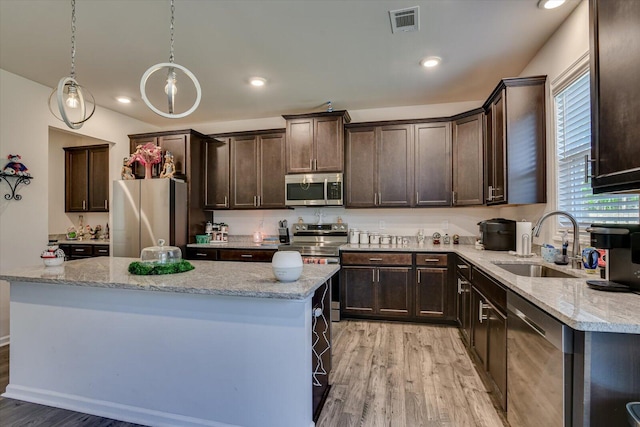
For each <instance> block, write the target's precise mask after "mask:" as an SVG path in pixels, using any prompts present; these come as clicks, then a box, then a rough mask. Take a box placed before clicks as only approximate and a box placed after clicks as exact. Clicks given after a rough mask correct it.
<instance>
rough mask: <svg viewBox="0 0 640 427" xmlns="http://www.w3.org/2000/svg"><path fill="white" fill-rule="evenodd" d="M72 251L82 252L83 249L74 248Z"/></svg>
mask: <svg viewBox="0 0 640 427" xmlns="http://www.w3.org/2000/svg"><path fill="white" fill-rule="evenodd" d="M74 252H84V249H79V248H76V249H75V250H74Z"/></svg>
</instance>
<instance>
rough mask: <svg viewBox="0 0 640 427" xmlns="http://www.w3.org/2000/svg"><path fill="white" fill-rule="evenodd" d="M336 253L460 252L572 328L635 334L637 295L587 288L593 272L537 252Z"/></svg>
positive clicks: (639, 317)
mask: <svg viewBox="0 0 640 427" xmlns="http://www.w3.org/2000/svg"><path fill="white" fill-rule="evenodd" d="M340 250H341V251H375V252H421V251H425V252H452V253H457V254H458V255H461V256H462V257H463V258H465V259H467V260H468V261H469V262H471V263H472V264H473V265H474V266H475V267H477V268H478V269H480V270H482V271H483V272H485V273H487V274H488V275H489V276H491V277H493V278H494V279H496V280H497V281H498V282H500V283H502V284H503V285H504V286H505V287H506V288H508V289H511V290H512V291H514V292H515V293H517V294H518V295H520V296H522V297H524V298H525V299H526V300H528V301H529V302H531V303H532V304H534V305H536V306H538V307H540V308H541V309H542V310H544V311H546V312H547V313H549V314H551V315H552V316H553V317H555V318H557V319H558V320H560V321H561V322H563V323H565V324H566V325H568V326H570V327H571V328H573V329H576V330H580V331H593V332H620V333H632V334H640V295H638V294H633V293H621V292H603V291H596V290H593V289H591V288H589V287H588V286H587V284H586V281H587V280H588V279H595V280H598V279H600V276H599V275H597V274H588V273H586V272H585V271H584V270H575V269H572V268H569V267H568V266H559V265H555V264H553V263H548V262H544V261H543V260H542V258H541V257H540V256H539V255H536V256H534V257H531V258H517V257H515V256H514V255H509V254H508V253H507V252H501V251H484V250H477V249H475V247H474V246H472V245H453V244H449V245H444V244H440V245H433V244H431V243H425V244H424V245H420V246H419V245H417V244H416V243H410V244H409V245H408V246H399V245H352V244H348V245H344V246H342V247H341V248H340ZM495 262H501V263H536V264H543V265H546V266H548V267H550V268H554V269H557V270H561V271H565V272H566V273H568V274H572V275H574V276H578V277H576V278H550V277H524V276H518V275H516V274H513V273H510V272H509V271H507V270H505V269H503V268H501V267H498V266H497V265H495V264H494V263H495Z"/></svg>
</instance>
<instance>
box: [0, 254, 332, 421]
mask: <svg viewBox="0 0 640 427" xmlns="http://www.w3.org/2000/svg"><path fill="white" fill-rule="evenodd" d="M134 260H135V259H132V258H107V257H100V258H89V259H83V260H77V261H71V262H67V263H65V264H63V265H62V266H60V267H40V266H38V267H32V268H22V269H19V270H17V271H14V272H8V273H6V274H3V275H1V276H0V279H2V280H7V281H9V282H10V283H11V354H10V369H11V370H10V384H9V386H8V387H7V391H6V393H5V394H4V395H3V396H4V397H7V398H13V399H19V400H24V401H29V402H34V403H40V404H44V405H49V406H54V407H60V408H66V409H71V410H74V411H79V412H85V413H90V414H95V415H100V416H104V417H109V418H115V419H119V420H125V421H130V422H136V423H141V424H147V425H176V426H178V425H179V426H203V425H206V426H231V425H233V426H294V427H299V426H313V425H314V423H313V419H312V418H313V409H312V387H313V385H312V372H313V370H314V369H315V368H316V367H315V366H312V358H311V354H312V344H313V342H314V339H313V336H312V327H313V322H314V319H313V317H312V297H313V295H314V293H315V292H316V290H318V289H319V288H321V287H323V289H330V286H328V287H327V286H324V284H325V283H326V282H327V281H328V280H329V279H330V278H331V276H333V275H334V274H335V273H336V272H337V271H338V268H339V267H337V266H332V265H305V267H304V270H303V274H302V276H301V277H300V279H299V280H298V281H296V282H292V283H281V282H278V281H277V280H276V279H275V278H274V277H273V274H272V272H271V265H270V264H262V263H255V264H254V263H251V264H246V263H233V262H216V263H211V262H206V261H202V262H200V261H193V262H192V263H193V265H194V266H195V267H196V268H195V270H192V271H189V272H186V273H180V274H175V275H166V276H133V275H130V274H129V273H127V266H128V265H129V263H130V262H132V261H134ZM327 292H329V291H327Z"/></svg>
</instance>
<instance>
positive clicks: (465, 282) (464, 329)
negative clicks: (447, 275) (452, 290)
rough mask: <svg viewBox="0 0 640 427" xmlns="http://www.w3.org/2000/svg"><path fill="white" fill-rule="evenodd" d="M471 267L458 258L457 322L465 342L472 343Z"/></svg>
mask: <svg viewBox="0 0 640 427" xmlns="http://www.w3.org/2000/svg"><path fill="white" fill-rule="evenodd" d="M470 278H471V265H470V264H468V263H467V262H465V261H464V260H462V259H460V257H458V261H457V263H456V282H457V287H456V290H457V294H456V320H457V322H458V327H459V328H460V332H461V334H462V338H463V340H464V341H465V342H466V343H467V344H469V343H470V342H471V282H470V281H469V280H470Z"/></svg>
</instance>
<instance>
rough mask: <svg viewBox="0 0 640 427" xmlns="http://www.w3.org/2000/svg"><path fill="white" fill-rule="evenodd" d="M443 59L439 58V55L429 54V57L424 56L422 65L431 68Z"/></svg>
mask: <svg viewBox="0 0 640 427" xmlns="http://www.w3.org/2000/svg"><path fill="white" fill-rule="evenodd" d="M441 61H442V59H441V58H438V57H437V56H429V57H428V58H424V59H423V60H422V61H420V65H422V66H423V67H427V68H431V67H435V66H436V65H438V64H439V63H440V62H441Z"/></svg>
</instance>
